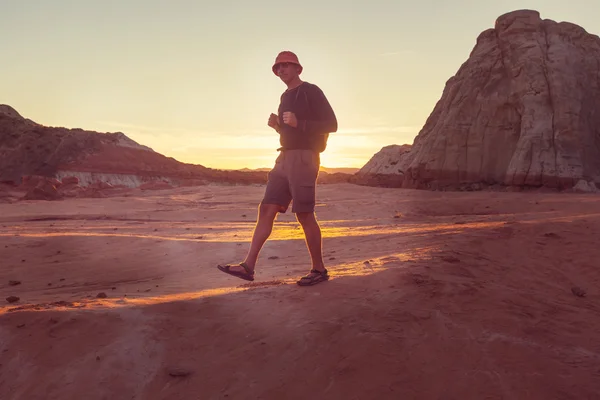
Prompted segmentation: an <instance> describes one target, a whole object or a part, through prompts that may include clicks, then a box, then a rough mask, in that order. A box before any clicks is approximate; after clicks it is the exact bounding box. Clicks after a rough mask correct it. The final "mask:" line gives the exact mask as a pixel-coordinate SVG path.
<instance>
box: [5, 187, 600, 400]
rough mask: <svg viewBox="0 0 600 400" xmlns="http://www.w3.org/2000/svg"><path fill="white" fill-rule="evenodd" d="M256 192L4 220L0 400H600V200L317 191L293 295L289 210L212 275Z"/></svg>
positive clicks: (28, 206)
mask: <svg viewBox="0 0 600 400" xmlns="http://www.w3.org/2000/svg"><path fill="white" fill-rule="evenodd" d="M263 190H264V188H263V186H261V185H256V186H218V185H213V186H199V187H186V188H177V189H168V190H156V191H141V190H138V189H133V190H131V191H130V192H128V193H127V194H125V195H123V194H121V195H119V196H115V197H107V198H75V199H65V200H60V201H54V202H46V201H20V202H17V203H14V204H0V243H1V245H0V260H1V261H0V262H1V265H2V267H1V268H0V292H1V295H2V296H1V299H0V300H1V301H2V303H3V304H2V306H1V307H0V354H1V357H0V398H2V399H5V400H34V399H90V400H92V399H226V398H227V399H417V398H418V399H591V398H597V396H598V393H600V367H599V365H600V335H599V334H598V332H600V318H599V315H600V305H599V298H600V297H599V295H598V287H599V284H600V269H599V268H598V256H599V255H600V250H599V248H598V243H600V197H598V196H597V195H590V194H557V193H508V192H486V191H482V192H431V191H417V190H407V189H387V188H366V187H361V186H356V185H351V184H333V185H324V186H321V187H320V188H319V190H318V199H319V202H318V206H317V215H318V218H319V220H320V222H321V224H322V229H323V235H324V239H323V242H324V253H325V260H326V264H327V267H328V268H329V270H330V272H331V275H332V279H331V280H330V281H328V282H324V283H321V284H318V285H316V286H314V287H299V286H297V285H295V283H294V282H295V280H296V279H297V278H298V277H299V276H301V275H302V274H304V273H306V272H307V270H308V269H309V267H310V265H309V257H308V253H307V250H306V246H305V243H304V240H303V235H302V230H301V228H300V227H299V224H298V223H297V222H296V221H295V218H294V216H293V214H280V216H279V217H278V219H277V221H276V225H275V228H274V233H273V236H272V237H271V240H270V241H268V242H267V244H266V245H265V247H264V250H263V252H262V253H261V256H260V259H259V266H258V269H257V279H256V281H254V282H252V283H249V282H247V281H243V280H241V279H237V278H235V277H232V276H229V275H226V274H224V273H222V272H220V271H218V270H217V269H216V265H217V264H218V263H223V262H234V261H241V259H242V258H243V256H244V254H245V252H246V250H247V248H248V246H249V241H250V238H251V233H252V228H253V226H254V223H255V217H256V215H255V214H256V206H257V202H258V201H259V199H260V196H261V195H262V192H263ZM10 281H19V282H20V283H18V282H10ZM17 283H18V284H17ZM574 288H575V289H574ZM102 293H103V294H105V295H106V297H104V295H100V298H98V295H99V294H102ZM577 294H578V295H577ZM8 296H17V297H19V298H20V300H19V301H17V302H14V303H8V302H7V301H5V298H7V297H8ZM174 375H175V376H174Z"/></svg>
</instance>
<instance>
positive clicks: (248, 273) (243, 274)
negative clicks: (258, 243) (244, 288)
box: [217, 262, 254, 281]
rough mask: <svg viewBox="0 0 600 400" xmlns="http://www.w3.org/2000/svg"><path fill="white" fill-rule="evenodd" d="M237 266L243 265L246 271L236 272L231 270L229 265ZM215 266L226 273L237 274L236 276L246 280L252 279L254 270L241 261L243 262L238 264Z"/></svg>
mask: <svg viewBox="0 0 600 400" xmlns="http://www.w3.org/2000/svg"><path fill="white" fill-rule="evenodd" d="M238 266H241V267H243V268H244V269H245V270H246V272H238V271H232V270H231V267H238ZM217 268H218V269H219V270H221V271H223V272H225V273H226V274H229V275H233V276H237V277H238V278H242V279H245V280H247V281H253V280H254V271H253V270H251V269H250V267H249V266H248V265H247V264H246V263H243V262H241V263H239V264H227V265H217Z"/></svg>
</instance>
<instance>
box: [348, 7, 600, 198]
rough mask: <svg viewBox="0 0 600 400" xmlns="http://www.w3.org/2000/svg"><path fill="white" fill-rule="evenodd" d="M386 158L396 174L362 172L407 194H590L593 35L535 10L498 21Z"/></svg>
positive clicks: (595, 181) (596, 116)
mask: <svg viewBox="0 0 600 400" xmlns="http://www.w3.org/2000/svg"><path fill="white" fill-rule="evenodd" d="M374 158H375V157H374ZM394 161H397V162H398V163H401V164H402V165H403V167H402V168H399V169H400V171H398V170H393V169H391V168H388V171H386V170H384V169H381V168H379V169H377V170H376V171H372V170H371V171H369V172H366V171H365V172H364V173H363V176H364V175H368V174H377V173H384V174H385V173H394V174H399V175H400V176H401V179H397V181H399V182H401V184H399V185H398V186H402V187H410V188H449V189H454V188H458V187H461V186H464V185H465V184H471V183H476V184H483V185H507V186H520V187H527V186H528V187H541V186H545V187H551V188H558V189H568V188H571V187H573V186H575V185H577V184H579V187H582V186H586V185H587V186H589V187H590V188H592V189H593V188H595V187H596V186H595V185H600V39H599V38H598V36H595V35H591V34H589V33H587V32H586V31H585V30H584V29H583V28H581V27H579V26H577V25H574V24H571V23H568V22H561V23H557V22H554V21H551V20H547V19H546V20H542V19H541V18H540V15H539V13H538V12H536V11H530V10H521V11H515V12H511V13H508V14H505V15H502V16H500V17H499V18H498V19H497V20H496V24H495V27H494V28H493V29H488V30H486V31H484V32H482V33H481V34H480V36H479V37H478V38H477V43H476V45H475V47H474V48H473V50H472V52H471V54H470V57H469V58H468V60H467V61H466V62H465V63H464V64H463V65H462V66H461V67H460V69H459V70H458V72H457V73H456V75H455V76H453V77H452V78H450V79H449V80H448V82H447V83H446V86H445V88H444V90H443V93H442V96H441V98H440V100H439V101H438V102H437V104H436V106H435V108H434V109H433V112H432V113H431V115H430V116H429V118H428V119H427V121H426V123H425V125H424V126H423V129H422V130H421V131H420V133H419V134H418V136H417V137H416V138H415V140H414V143H413V146H412V149H411V151H410V152H409V153H407V154H406V155H403V156H398V158H397V159H396V160H394ZM380 164H382V165H383V164H385V163H380ZM388 164H389V160H388ZM359 175H360V174H359ZM580 181H582V183H580Z"/></svg>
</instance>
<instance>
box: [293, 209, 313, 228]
mask: <svg viewBox="0 0 600 400" xmlns="http://www.w3.org/2000/svg"><path fill="white" fill-rule="evenodd" d="M296 220H298V222H299V223H300V225H303V226H304V225H306V224H308V223H311V222H313V221H315V220H316V218H315V213H314V212H298V213H296Z"/></svg>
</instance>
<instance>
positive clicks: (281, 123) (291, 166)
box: [218, 51, 338, 286]
mask: <svg viewBox="0 0 600 400" xmlns="http://www.w3.org/2000/svg"><path fill="white" fill-rule="evenodd" d="M272 70H273V73H274V74H275V75H277V76H278V77H279V78H280V79H281V80H282V81H283V82H284V83H285V84H286V85H287V90H286V91H285V92H284V93H283V94H282V95H281V98H280V104H279V110H278V115H277V114H271V116H270V117H269V120H268V123H267V124H268V126H270V127H271V128H273V129H274V130H275V131H276V132H278V133H279V135H280V136H279V142H280V144H281V147H280V148H279V149H278V150H279V151H280V154H279V156H278V157H277V159H276V161H275V166H274V167H273V169H272V170H271V171H270V172H269V174H268V182H267V188H266V190H265V194H264V197H263V199H262V201H261V203H260V205H259V208H258V221H257V223H256V227H255V228H254V234H253V236H252V244H251V245H250V249H249V251H248V254H247V255H246V258H245V260H244V261H243V262H241V263H239V264H230V265H224V266H221V265H219V266H218V268H219V269H220V270H221V271H223V272H225V273H228V274H231V275H234V276H237V277H239V278H242V279H246V280H249V281H253V280H254V270H255V267H256V261H257V259H258V254H259V253H260V250H261V249H262V247H263V245H264V243H265V242H266V241H267V239H268V238H269V236H270V235H271V231H272V230H273V222H274V221H275V217H276V216H277V214H278V213H280V212H281V213H285V212H286V211H287V209H288V207H289V205H290V203H291V202H293V205H292V212H293V213H295V214H296V219H297V220H298V222H299V223H300V225H301V226H302V229H303V230H304V236H305V239H306V245H307V247H308V250H309V253H310V256H311V260H312V268H311V270H310V272H309V273H308V274H307V275H306V276H304V277H302V278H301V279H300V280H299V281H298V282H297V283H298V285H301V286H309V285H314V284H317V283H319V282H323V281H326V280H328V279H329V275H328V273H327V269H326V268H325V265H324V263H323V253H322V246H321V228H320V227H319V223H318V222H317V220H316V217H315V197H316V183H317V176H318V174H319V166H320V164H321V161H320V153H321V152H323V151H324V150H325V148H326V147H327V139H328V136H329V133H332V132H336V131H337V128H338V126H337V119H336V116H335V113H334V112H333V109H332V108H331V105H330V104H329V101H328V100H327V98H326V97H325V95H324V94H323V92H322V91H321V89H320V88H319V87H318V86H316V85H314V84H311V83H308V82H304V81H302V80H301V79H300V74H301V73H302V70H303V68H302V65H301V64H300V62H299V61H298V57H297V56H296V55H295V54H294V53H292V52H290V51H283V52H281V53H279V55H278V56H277V58H276V59H275V63H274V65H273V67H272Z"/></svg>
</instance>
